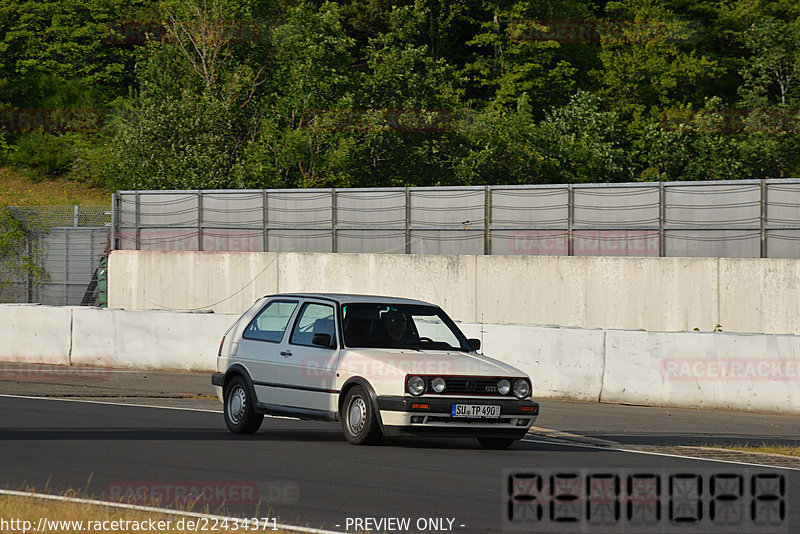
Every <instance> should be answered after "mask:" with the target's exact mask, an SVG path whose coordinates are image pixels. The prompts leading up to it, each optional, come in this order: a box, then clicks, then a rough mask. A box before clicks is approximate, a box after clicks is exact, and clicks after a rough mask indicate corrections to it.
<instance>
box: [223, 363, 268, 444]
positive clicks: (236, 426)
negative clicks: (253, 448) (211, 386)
mask: <svg viewBox="0 0 800 534" xmlns="http://www.w3.org/2000/svg"><path fill="white" fill-rule="evenodd" d="M250 397H251V395H250V389H249V388H248V387H247V382H245V380H244V378H242V377H241V376H234V377H233V378H231V379H230V381H229V382H228V384H227V385H226V386H225V395H224V399H225V402H224V412H225V424H226V425H228V430H230V431H231V432H233V433H234V434H254V433H255V432H257V431H258V429H259V428H261V423H262V422H263V421H264V414H261V413H256V412H255V410H254V409H253V402H254V399H252V398H250Z"/></svg>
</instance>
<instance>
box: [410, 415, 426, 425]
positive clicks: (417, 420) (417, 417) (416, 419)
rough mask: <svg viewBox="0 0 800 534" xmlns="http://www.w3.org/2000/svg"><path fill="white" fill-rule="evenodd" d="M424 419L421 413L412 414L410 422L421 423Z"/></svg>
mask: <svg viewBox="0 0 800 534" xmlns="http://www.w3.org/2000/svg"><path fill="white" fill-rule="evenodd" d="M424 420H425V418H424V417H422V416H421V415H412V416H411V422H412V423H421V422H422V421H424Z"/></svg>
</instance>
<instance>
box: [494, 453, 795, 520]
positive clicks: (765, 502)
mask: <svg viewBox="0 0 800 534" xmlns="http://www.w3.org/2000/svg"><path fill="white" fill-rule="evenodd" d="M503 484H504V487H503V495H504V499H505V501H504V503H503V505H504V508H503V510H504V511H503V519H504V521H503V527H504V530H507V531H521V532H522V531H543V530H546V531H548V532H576V531H581V532H593V531H597V532H608V533H613V532H649V533H653V534H656V533H683V532H698V533H699V532H704V533H730V532H748V533H756V534H759V533H760V534H778V533H781V534H784V533H788V532H789V525H788V520H787V516H786V509H787V501H788V496H787V485H786V478H785V475H783V474H781V473H780V472H778V471H768V470H764V471H756V470H754V469H743V470H732V469H726V470H725V471H721V470H720V471H712V470H694V471H688V470H675V471H670V470H667V469H656V470H652V471H642V472H640V471H636V470H632V469H618V470H613V469H602V470H601V469H571V470H570V469H540V470H507V471H505V473H504V478H503Z"/></svg>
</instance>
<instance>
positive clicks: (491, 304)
mask: <svg viewBox="0 0 800 534" xmlns="http://www.w3.org/2000/svg"><path fill="white" fill-rule="evenodd" d="M312 291H314V292H315V291H321V292H342V293H365V294H379V295H389V296H398V297H410V298H417V299H421V300H427V301H430V302H433V303H435V304H438V305H440V306H442V307H443V308H444V309H445V310H447V312H448V313H449V314H450V315H451V316H452V317H453V318H454V319H456V320H459V321H464V322H484V323H487V324H557V325H561V326H571V327H580V328H603V329H625V330H638V329H643V330H648V331H692V330H694V329H695V328H697V329H699V330H701V331H705V332H710V331H712V330H714V328H715V327H716V326H717V325H718V324H719V325H722V329H723V330H725V331H726V332H760V333H766V334H795V335H800V260H782V259H757V258H745V259H726V258H644V257H638V258H637V257H630V258H628V257H608V256H605V257H604V256H591V257H590V256H584V257H568V256H469V255H460V256H446V255H419V254H329V253H293V252H279V253H274V252H269V253H260V252H249V253H248V252H219V253H218V252H136V251H115V252H113V253H112V254H111V258H110V260H109V305H110V306H112V307H117V308H125V309H156V308H161V309H211V310H214V311H215V312H216V313H241V312H243V311H244V310H245V309H247V308H248V307H249V306H250V305H251V304H252V303H253V302H254V301H255V299H257V298H258V297H261V296H263V295H267V294H274V293H283V292H312Z"/></svg>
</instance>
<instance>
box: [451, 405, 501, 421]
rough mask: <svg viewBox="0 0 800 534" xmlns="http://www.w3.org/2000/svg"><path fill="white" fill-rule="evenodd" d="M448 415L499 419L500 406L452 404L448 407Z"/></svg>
mask: <svg viewBox="0 0 800 534" xmlns="http://www.w3.org/2000/svg"><path fill="white" fill-rule="evenodd" d="M450 415H452V416H453V417H469V418H475V419H484V418H485V419H497V418H498V417H500V406H499V405H497V404H453V405H452V406H451V407H450Z"/></svg>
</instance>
